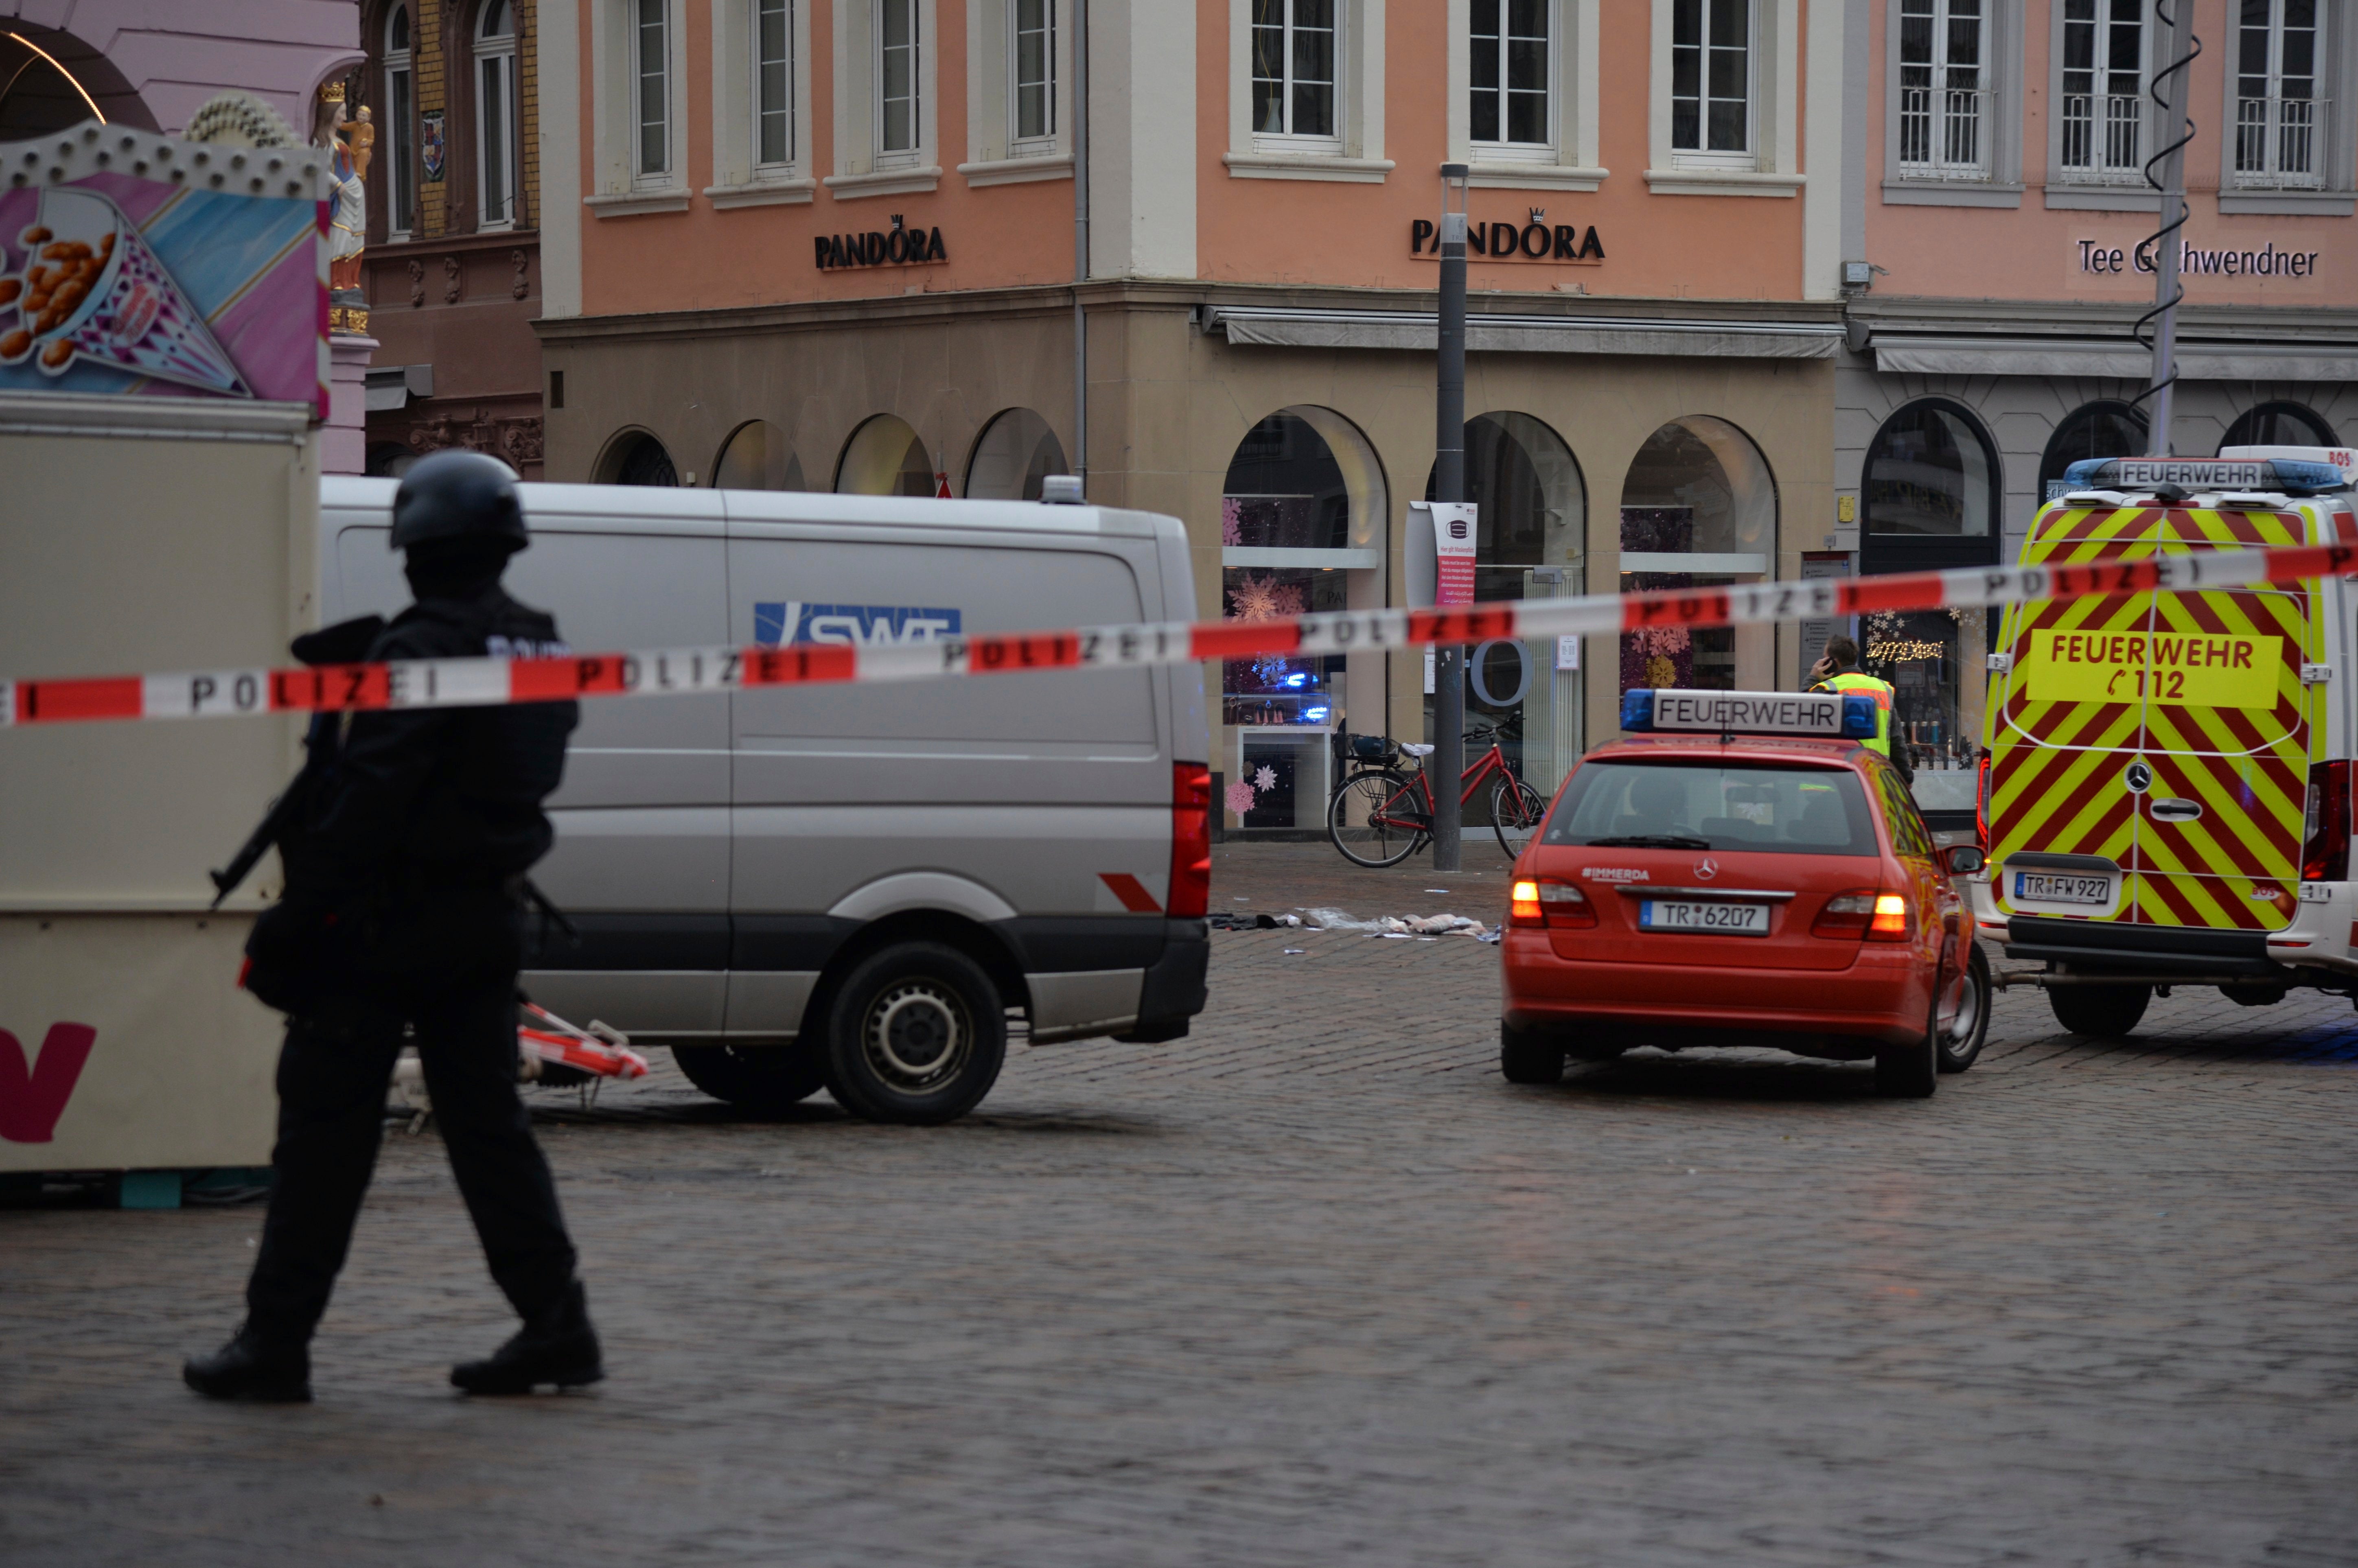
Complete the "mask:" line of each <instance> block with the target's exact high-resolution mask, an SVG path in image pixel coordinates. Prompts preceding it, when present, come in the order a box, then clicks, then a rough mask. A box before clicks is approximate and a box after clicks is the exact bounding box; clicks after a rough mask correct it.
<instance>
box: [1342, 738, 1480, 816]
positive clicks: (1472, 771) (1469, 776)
mask: <svg viewBox="0 0 2358 1568" xmlns="http://www.w3.org/2000/svg"><path fill="white" fill-rule="evenodd" d="M1432 764H1433V759H1432V758H1431V757H1427V758H1425V759H1424V765H1423V766H1422V767H1420V768H1418V769H1417V771H1416V777H1415V778H1413V779H1411V780H1410V781H1409V784H1408V788H1407V789H1404V790H1401V792H1400V793H1399V794H1398V795H1393V796H1392V797H1391V799H1390V800H1388V801H1386V802H1384V804H1383V806H1381V807H1380V808H1379V809H1378V810H1376V811H1373V812H1370V813H1369V814H1368V826H1369V827H1401V828H1406V829H1407V830H1409V831H1410V832H1412V833H1430V832H1432V831H1433V785H1432V784H1429V783H1427V782H1426V779H1427V775H1428V773H1429V771H1430V769H1431V767H1432ZM1492 773H1499V774H1502V775H1504V776H1506V777H1509V778H1512V777H1513V776H1514V770H1513V769H1511V768H1509V767H1508V766H1507V754H1506V753H1505V752H1501V751H1500V750H1498V741H1491V742H1490V749H1489V750H1488V751H1487V752H1483V753H1482V754H1481V756H1479V757H1477V758H1476V759H1475V762H1474V765H1473V766H1472V767H1470V768H1467V769H1466V771H1465V772H1464V773H1460V774H1458V775H1457V782H1458V783H1460V784H1464V785H1465V786H1466V788H1465V790H1464V792H1463V793H1461V794H1460V795H1458V797H1457V806H1458V809H1459V810H1461V811H1462V810H1464V809H1465V806H1466V802H1467V801H1469V800H1472V799H1473V798H1474V792H1475V791H1476V790H1477V789H1480V788H1481V787H1482V784H1483V781H1484V780H1486V779H1487V778H1488V777H1489V776H1490V775H1491V774H1492ZM1411 792H1416V793H1420V794H1422V795H1423V796H1424V815H1423V816H1422V817H1416V816H1404V817H1403V816H1392V815H1391V811H1392V807H1394V806H1397V805H1399V804H1400V803H1401V801H1403V800H1406V799H1407V798H1408V796H1409V795H1410V794H1411ZM1412 804H1413V803H1412Z"/></svg>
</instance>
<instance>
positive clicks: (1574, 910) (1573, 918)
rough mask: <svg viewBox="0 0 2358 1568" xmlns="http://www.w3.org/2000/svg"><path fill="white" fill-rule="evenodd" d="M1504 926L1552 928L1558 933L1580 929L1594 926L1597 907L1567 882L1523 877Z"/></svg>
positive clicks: (1515, 891)
mask: <svg viewBox="0 0 2358 1568" xmlns="http://www.w3.org/2000/svg"><path fill="white" fill-rule="evenodd" d="M1507 923H1508V924H1509V925H1524V926H1552V927H1554V928H1555V929H1557V930H1559V931H1563V930H1579V929H1582V928H1584V927H1586V926H1591V925H1595V924H1596V907H1595V905H1594V904H1592V903H1589V902H1588V896H1587V894H1585V893H1584V892H1581V891H1580V890H1579V889H1578V888H1576V887H1574V886H1573V885H1572V884H1571V883H1570V882H1556V881H1538V880H1534V879H1532V878H1530V877H1525V878H1522V879H1520V881H1517V882H1516V883H1515V887H1514V892H1513V898H1512V902H1511V903H1509V905H1508V909H1507Z"/></svg>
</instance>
